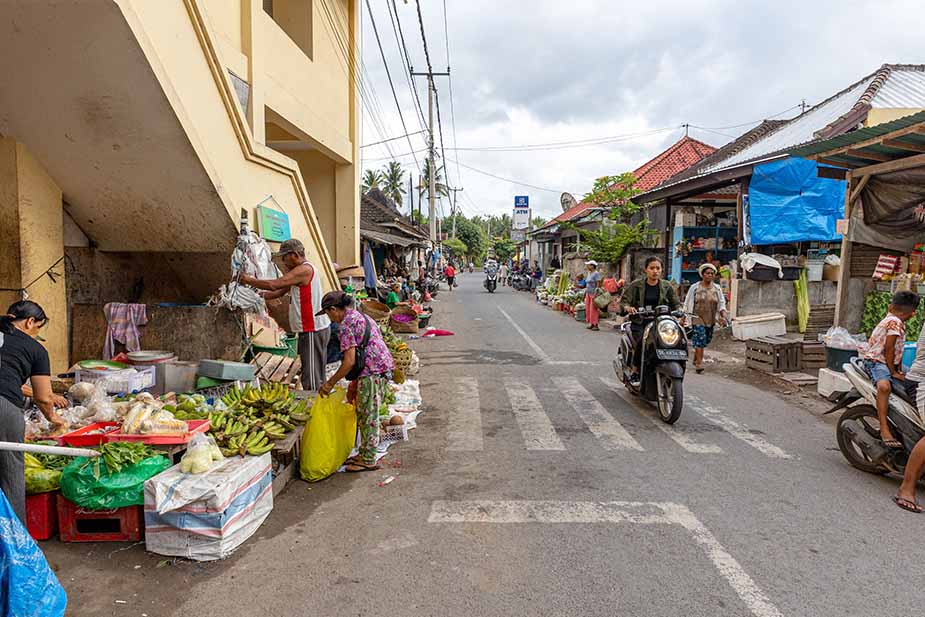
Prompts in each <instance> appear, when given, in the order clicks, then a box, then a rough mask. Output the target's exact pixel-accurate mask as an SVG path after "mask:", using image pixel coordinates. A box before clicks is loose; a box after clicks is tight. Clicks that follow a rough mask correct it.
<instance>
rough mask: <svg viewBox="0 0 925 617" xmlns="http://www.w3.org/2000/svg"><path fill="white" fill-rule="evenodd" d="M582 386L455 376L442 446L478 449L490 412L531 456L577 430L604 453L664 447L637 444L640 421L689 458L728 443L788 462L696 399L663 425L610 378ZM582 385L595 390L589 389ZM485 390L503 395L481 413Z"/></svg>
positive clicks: (557, 447)
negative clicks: (672, 421) (515, 434)
mask: <svg viewBox="0 0 925 617" xmlns="http://www.w3.org/2000/svg"><path fill="white" fill-rule="evenodd" d="M584 381H585V382H586V383H583V379H582V378H577V377H573V376H569V377H565V376H557V377H553V378H552V379H551V383H547V384H543V385H537V386H536V387H535V386H534V385H531V384H530V383H527V382H524V381H522V380H516V379H514V378H513V377H511V376H506V377H503V378H501V379H493V378H492V379H488V380H485V379H481V380H480V379H478V378H476V377H468V376H467V377H457V378H455V379H454V380H452V382H451V383H450V393H451V396H452V401H453V403H452V405H451V408H450V413H449V420H448V422H449V427H448V443H447V449H448V450H450V451H455V452H479V451H483V450H485V448H486V440H485V431H484V429H483V416H486V415H487V414H491V419H492V421H493V422H496V423H500V424H501V425H502V426H506V425H507V423H506V422H505V419H506V417H507V416H512V417H513V422H511V423H510V424H511V425H513V426H516V430H517V431H518V432H519V433H520V437H521V439H522V443H523V448H524V449H525V450H528V451H534V452H561V451H565V450H567V449H568V448H567V447H566V444H567V443H568V439H565V440H563V435H562V434H563V433H568V434H569V435H573V434H575V433H580V432H587V434H588V435H589V436H590V437H591V438H593V439H594V440H595V441H596V442H597V443H598V445H599V446H600V447H601V448H602V449H604V450H608V451H628V452H645V450H646V445H648V447H650V448H654V447H664V445H662V444H658V445H656V444H645V445H644V443H641V442H640V440H639V439H642V438H643V437H647V436H648V435H649V434H650V433H651V431H639V430H636V429H638V425H639V424H640V422H645V423H648V424H650V425H651V426H654V427H655V428H657V429H658V431H659V432H660V433H661V434H663V435H665V436H667V437H668V438H669V439H670V440H671V441H672V442H673V443H674V445H675V446H677V447H678V448H680V449H682V450H684V451H685V452H688V453H691V454H700V455H707V456H722V455H725V454H728V453H729V452H730V451H731V449H732V447H733V446H732V443H733V442H731V441H730V438H731V439H732V440H737V441H738V442H740V443H741V444H744V445H746V446H749V447H750V448H752V449H754V450H755V451H757V452H758V453H760V454H762V455H764V456H766V457H768V458H772V459H790V458H792V456H791V455H790V454H789V453H787V452H785V451H784V450H783V449H782V448H781V447H779V446H777V445H775V444H773V443H771V442H770V441H768V440H767V439H765V438H764V437H763V436H762V435H760V434H759V433H758V432H756V431H753V430H752V429H750V428H749V427H748V426H747V425H746V424H744V423H743V422H741V421H740V420H738V419H733V418H732V417H730V415H731V414H730V412H729V411H727V410H724V409H721V408H719V407H717V406H716V405H713V404H710V403H708V402H706V401H705V400H703V399H701V398H699V397H696V396H691V395H687V396H686V397H685V410H684V414H683V415H682V417H681V420H679V421H678V423H677V424H674V425H668V424H665V423H663V422H662V421H661V420H660V419H658V417H657V414H656V412H655V410H654V409H653V408H652V407H651V406H650V405H649V404H648V403H645V402H643V401H640V400H639V399H636V398H634V397H632V396H631V395H630V394H629V393H627V392H626V391H625V389H624V388H623V387H622V386H621V385H620V384H618V383H617V382H616V381H615V380H613V379H608V378H599V379H597V378H592V377H588V378H587V379H585V380H584ZM587 384H595V385H592V386H590V387H589V386H588V385H587ZM490 386H493V387H494V388H493V389H494V390H497V389H500V390H502V391H503V392H504V393H505V395H506V396H504V397H501V400H500V401H495V400H493V401H492V404H491V409H485V408H483V401H482V398H483V397H482V396H481V395H480V391H484V389H485V388H486V387H490ZM592 390H593V391H592ZM496 398H498V397H493V399H496ZM505 398H506V400H505ZM560 401H563V402H564V403H565V404H564V406H563V405H562V404H561V402H560ZM563 422H568V424H563ZM624 423H626V426H624ZM627 427H629V429H628V428H627ZM630 429H632V430H630ZM573 447H574V446H573Z"/></svg>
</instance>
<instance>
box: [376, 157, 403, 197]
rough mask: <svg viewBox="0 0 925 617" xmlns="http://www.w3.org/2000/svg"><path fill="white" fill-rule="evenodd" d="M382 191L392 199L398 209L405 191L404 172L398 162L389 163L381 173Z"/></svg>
mask: <svg viewBox="0 0 925 617" xmlns="http://www.w3.org/2000/svg"><path fill="white" fill-rule="evenodd" d="M382 191H383V192H384V193H385V194H386V195H388V196H389V197H391V198H392V201H394V202H395V203H396V204H397V205H398V206H399V207H401V205H402V199H403V196H404V194H405V193H407V190H406V189H405V170H403V169H402V168H401V163H399V162H398V161H389V164H388V165H386V166H385V168H384V169H383V171H382Z"/></svg>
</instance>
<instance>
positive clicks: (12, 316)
mask: <svg viewBox="0 0 925 617" xmlns="http://www.w3.org/2000/svg"><path fill="white" fill-rule="evenodd" d="M46 323H48V317H47V316H46V315H45V311H44V310H42V307H41V306H39V305H38V304H36V303H35V302H31V301H29V300H22V301H20V302H16V303H14V304H12V305H11V306H10V308H9V309H7V314H6V315H3V316H0V337H2V340H0V441H12V442H20V443H21V442H23V441H25V437H26V436H25V433H26V421H25V418H24V417H23V407H24V406H25V403H26V400H25V397H24V396H23V392H22V387H23V384H25V383H26V381H27V380H29V381H31V383H32V397H33V401H35V404H36V405H37V406H38V408H39V409H40V410H41V411H42V414H44V416H45V417H46V418H48V421H49V422H51V424H52V425H53V426H54V427H55V428H61V427H63V426H64V420H63V419H62V418H61V416H59V415H58V414H57V413H56V412H55V407H54V395H53V393H52V390H51V365H50V363H49V361H48V351H46V350H45V348H44V347H42V345H41V343H39V342H38V341H36V340H35V337H37V336H38V333H39V330H40V329H41V328H42V326H44V325H45V324H46ZM23 460H24V459H23V453H22V452H8V451H3V450H0V490H2V491H3V494H4V495H6V498H7V500H8V501H9V502H10V505H12V506H13V511H14V512H16V514H17V515H18V516H19V518H20V520H22V521H23V523H25V521H26V480H25V475H24V462H23Z"/></svg>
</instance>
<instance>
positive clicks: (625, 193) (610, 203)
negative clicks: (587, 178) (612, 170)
mask: <svg viewBox="0 0 925 617" xmlns="http://www.w3.org/2000/svg"><path fill="white" fill-rule="evenodd" d="M638 194H639V189H637V188H636V177H635V176H634V175H633V174H632V173H630V172H626V173H622V174H619V175H616V176H603V177H600V178H598V179H597V180H595V181H594V187H593V188H592V189H591V192H590V193H588V194H586V195H585V196H584V200H583V201H584V202H586V203H591V204H594V205H595V206H599V207H603V208H610V215H609V216H610V218H611V219H612V220H614V221H620V222H622V223H628V222H629V220H630V218H631V217H632V216H633V215H634V214H636V213H637V212H639V211H640V210H641V209H642V208H641V206H639V205H637V204H635V203H633V197H635V196H636V195H638Z"/></svg>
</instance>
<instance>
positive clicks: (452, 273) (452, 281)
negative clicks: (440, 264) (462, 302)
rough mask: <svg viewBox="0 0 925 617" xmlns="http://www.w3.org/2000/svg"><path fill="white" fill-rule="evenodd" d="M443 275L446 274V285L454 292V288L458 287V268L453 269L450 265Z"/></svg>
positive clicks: (450, 264)
mask: <svg viewBox="0 0 925 617" xmlns="http://www.w3.org/2000/svg"><path fill="white" fill-rule="evenodd" d="M443 273H444V274H446V284H447V285H448V286H449V287H450V291H453V287H454V286H455V285H456V268H454V267H453V264H452V263H448V264H447V265H446V270H444V271H443Z"/></svg>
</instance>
